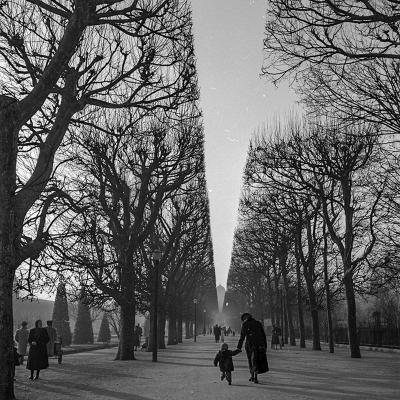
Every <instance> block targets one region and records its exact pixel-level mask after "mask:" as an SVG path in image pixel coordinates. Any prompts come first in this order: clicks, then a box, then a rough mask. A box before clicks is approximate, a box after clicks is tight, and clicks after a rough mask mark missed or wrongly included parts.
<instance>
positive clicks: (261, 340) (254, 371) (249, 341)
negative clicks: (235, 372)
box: [237, 313, 269, 383]
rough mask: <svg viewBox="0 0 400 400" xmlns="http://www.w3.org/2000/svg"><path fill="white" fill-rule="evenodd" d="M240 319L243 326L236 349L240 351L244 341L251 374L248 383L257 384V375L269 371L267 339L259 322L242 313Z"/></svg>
mask: <svg viewBox="0 0 400 400" xmlns="http://www.w3.org/2000/svg"><path fill="white" fill-rule="evenodd" d="M241 319H242V322H243V324H242V330H241V332H240V339H239V342H238V345H237V348H238V349H239V350H241V349H242V346H243V342H244V339H246V344H245V349H246V355H247V360H248V362H249V370H250V374H251V376H250V379H249V381H251V382H254V383H258V374H262V373H264V372H267V371H268V370H269V368H268V361H267V353H266V351H267V338H266V336H265V332H264V328H263V326H262V324H261V322H260V321H256V320H255V319H254V318H253V317H252V316H251V315H250V314H249V313H244V314H243V315H242V317H241Z"/></svg>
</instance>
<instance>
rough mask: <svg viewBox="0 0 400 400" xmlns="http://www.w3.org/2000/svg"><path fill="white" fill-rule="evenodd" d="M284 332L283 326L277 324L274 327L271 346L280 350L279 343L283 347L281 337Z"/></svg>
mask: <svg viewBox="0 0 400 400" xmlns="http://www.w3.org/2000/svg"><path fill="white" fill-rule="evenodd" d="M281 334H282V331H281V328H280V327H279V326H277V325H274V326H273V327H272V339H271V348H273V349H275V350H278V345H279V347H280V348H281V349H282V345H281V341H280V339H279V337H280V335H281Z"/></svg>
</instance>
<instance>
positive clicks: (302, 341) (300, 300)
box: [296, 257, 306, 349]
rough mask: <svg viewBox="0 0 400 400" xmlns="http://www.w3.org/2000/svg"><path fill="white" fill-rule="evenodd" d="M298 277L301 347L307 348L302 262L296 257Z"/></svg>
mask: <svg viewBox="0 0 400 400" xmlns="http://www.w3.org/2000/svg"><path fill="white" fill-rule="evenodd" d="M296 278H297V313H298V316H299V331H300V332H299V333H300V348H302V349H305V348H306V333H305V327H304V312H303V299H302V295H301V287H302V285H301V271H300V262H299V260H298V258H297V257H296Z"/></svg>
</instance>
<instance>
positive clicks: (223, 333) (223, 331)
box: [220, 327, 225, 343]
mask: <svg viewBox="0 0 400 400" xmlns="http://www.w3.org/2000/svg"><path fill="white" fill-rule="evenodd" d="M220 330H221V342H222V343H224V342H225V327H220Z"/></svg>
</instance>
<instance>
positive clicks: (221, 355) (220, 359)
mask: <svg viewBox="0 0 400 400" xmlns="http://www.w3.org/2000/svg"><path fill="white" fill-rule="evenodd" d="M240 352H241V350H239V349H236V350H233V351H232V350H228V344H227V343H223V344H222V346H221V350H220V351H219V352H218V353H217V355H216V356H215V359H214V366H215V367H216V366H217V365H218V364H219V370H220V371H221V381H223V380H224V379H225V378H226V380H227V381H228V384H229V385H231V384H232V371H233V370H234V367H233V361H232V357H233V356H236V354H239V353H240Z"/></svg>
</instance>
